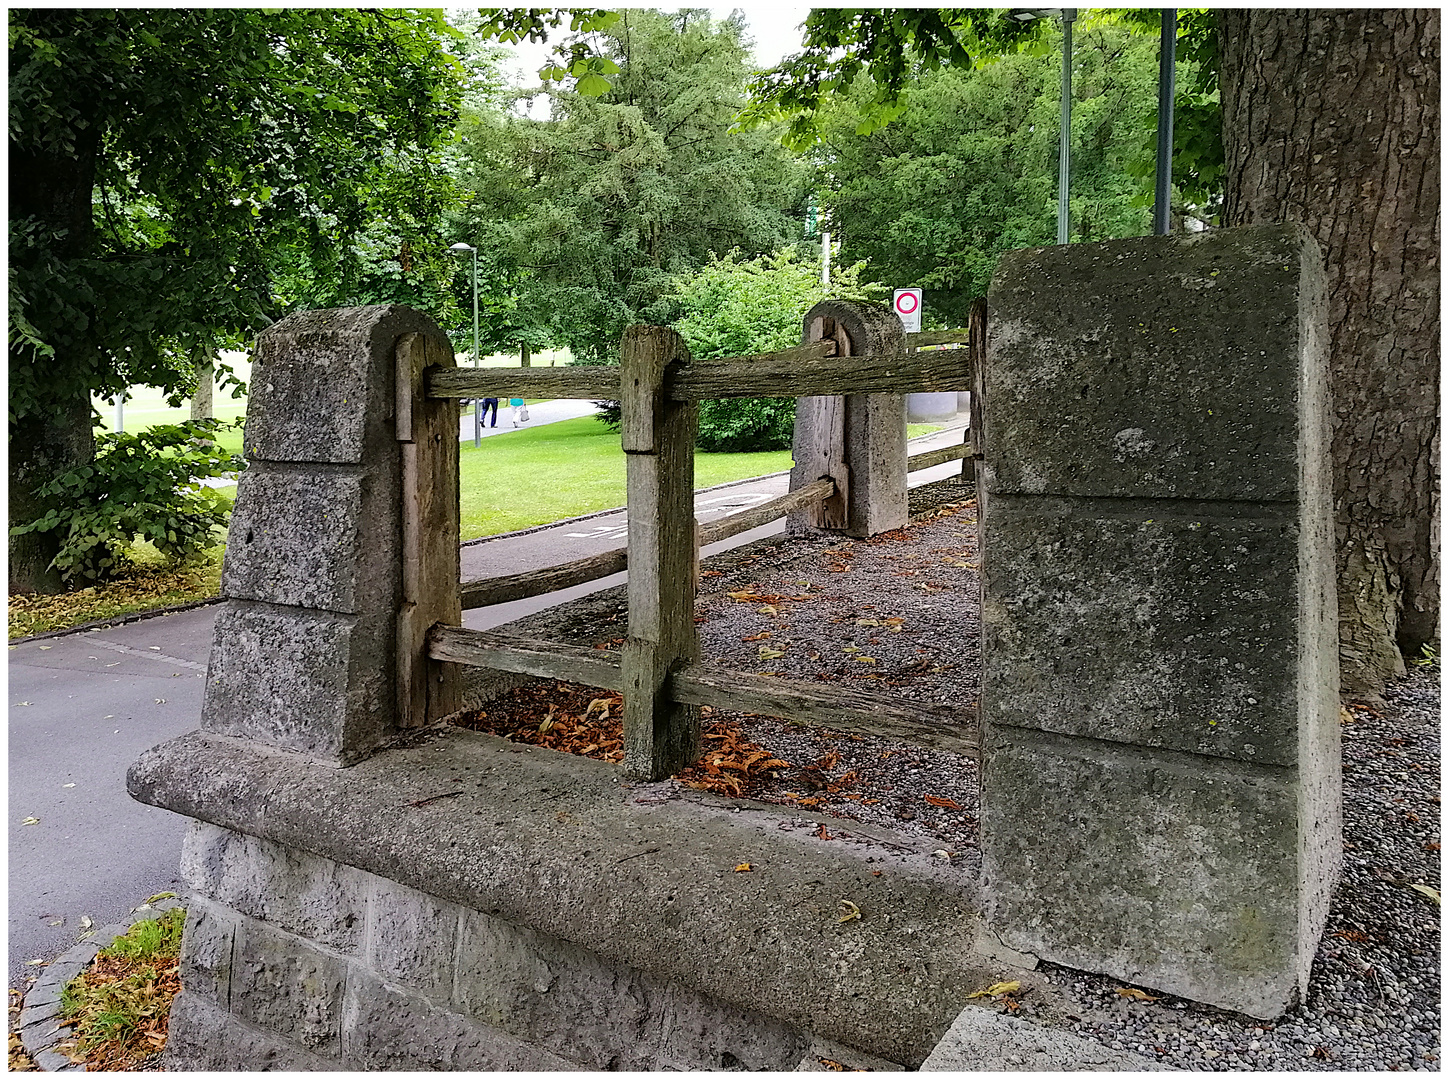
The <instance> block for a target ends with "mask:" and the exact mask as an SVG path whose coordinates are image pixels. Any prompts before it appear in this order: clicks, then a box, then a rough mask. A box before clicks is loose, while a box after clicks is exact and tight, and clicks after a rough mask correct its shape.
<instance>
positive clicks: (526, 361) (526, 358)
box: [518, 345, 533, 367]
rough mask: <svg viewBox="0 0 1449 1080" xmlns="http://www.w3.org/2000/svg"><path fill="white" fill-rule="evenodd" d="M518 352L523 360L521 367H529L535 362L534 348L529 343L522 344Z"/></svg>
mask: <svg viewBox="0 0 1449 1080" xmlns="http://www.w3.org/2000/svg"><path fill="white" fill-rule="evenodd" d="M518 352H519V359H520V360H521V361H522V363H520V364H519V367H529V366H530V365H531V364H532V363H533V350H532V349H530V348H529V347H528V346H527V345H520V346H519V349H518Z"/></svg>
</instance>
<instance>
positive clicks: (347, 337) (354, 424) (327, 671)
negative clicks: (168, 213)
mask: <svg viewBox="0 0 1449 1080" xmlns="http://www.w3.org/2000/svg"><path fill="white" fill-rule="evenodd" d="M408 334H420V335H423V336H424V337H425V338H426V339H427V342H428V346H427V347H428V348H429V349H431V350H432V352H431V353H429V356H430V358H431V359H432V361H433V362H434V363H437V364H440V365H451V364H452V349H451V347H450V346H449V345H448V342H447V339H446V338H445V337H444V336H443V335H442V333H441V332H440V331H439V330H438V328H437V326H436V325H434V323H433V321H432V320H431V319H429V318H428V317H427V316H425V315H421V314H419V313H418V312H415V311H412V310H410V309H408V308H402V307H368V308H344V309H336V310H330V311H308V312H302V313H299V314H297V315H292V316H289V317H288V318H286V319H283V320H282V321H281V322H279V323H277V324H276V325H275V326H272V327H271V328H270V329H268V330H267V331H266V332H265V333H263V334H262V335H261V338H260V339H259V341H258V345H257V354H256V360H255V363H254V365H253V367H252V388H251V401H250V405H249V408H248V411H247V425H246V434H245V436H244V446H243V453H244V456H245V457H246V460H247V468H246V470H245V471H244V472H243V473H242V474H241V477H240V479H239V481H238V483H237V496H236V508H235V511H234V513H233V516H232V521H231V528H230V531H229V534H228V543H227V549H226V560H225V563H224V564H223V568H222V581H221V591H222V595H223V596H224V597H226V599H227V604H226V607H225V609H224V610H223V611H222V612H221V613H220V614H219V615H218V616H217V620H216V629H215V631H214V637H213V644H212V650H211V663H210V668H209V670H208V673H207V690H206V697H205V701H204V704H203V706H202V716H201V722H202V727H203V728H204V729H205V730H207V731H210V732H214V733H217V734H222V735H233V736H240V737H245V738H250V739H257V740H259V741H261V742H264V743H268V744H270V745H272V746H276V747H280V748H283V749H287V750H296V751H300V752H303V753H307V754H311V755H314V756H317V757H319V758H324V759H328V760H331V761H334V762H337V763H347V762H350V761H354V760H356V759H357V758H358V757H360V756H363V755H365V754H367V753H369V752H370V751H371V750H372V749H373V748H374V747H376V746H377V745H378V744H379V743H380V742H381V741H383V740H384V739H386V738H387V737H388V736H389V735H391V734H393V733H394V732H395V731H396V730H397V728H398V727H399V726H402V724H401V722H400V719H399V706H398V693H399V691H398V685H397V676H396V669H397V667H398V663H397V641H398V635H399V626H398V623H399V613H400V612H401V611H402V610H403V608H404V602H405V600H406V599H407V598H406V597H405V596H404V582H403V520H402V518H403V505H404V499H403V453H402V446H403V444H404V442H405V441H406V440H404V439H402V438H401V435H405V434H409V433H408V432H402V433H401V434H400V431H399V424H398V397H397V395H398V392H399V379H398V378H397V358H396V353H397V348H398V343H399V341H400V340H401V339H402V338H403V337H404V336H405V335H408ZM406 390H407V392H408V393H411V392H412V387H411V386H410V385H409V386H408V387H406ZM424 407H425V408H433V407H436V408H439V409H451V408H452V405H451V403H449V402H439V403H436V405H435V406H424ZM454 483H455V484H456V480H455V481H454ZM453 498H454V501H456V494H455V495H454V496H453ZM456 577H457V572H456V569H455V570H454V572H453V578H454V579H455V580H456Z"/></svg>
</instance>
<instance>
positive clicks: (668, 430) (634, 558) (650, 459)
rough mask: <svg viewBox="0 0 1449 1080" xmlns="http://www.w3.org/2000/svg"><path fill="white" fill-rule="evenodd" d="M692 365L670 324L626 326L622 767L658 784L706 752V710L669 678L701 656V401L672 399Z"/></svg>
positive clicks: (623, 373)
mask: <svg viewBox="0 0 1449 1080" xmlns="http://www.w3.org/2000/svg"><path fill="white" fill-rule="evenodd" d="M676 362H680V363H688V362H689V353H688V350H686V349H685V347H684V342H683V340H681V338H680V337H679V335H678V334H676V333H675V332H674V331H672V330H669V329H667V328H665V327H659V326H631V327H629V328H628V329H627V330H625V331H624V341H623V347H622V356H621V365H620V379H619V389H620V404H621V406H622V412H623V418H622V422H621V436H622V442H623V446H624V460H625V467H626V470H627V471H626V482H627V492H628V507H629V510H628V513H629V585H628V598H629V637H628V639H627V640H626V641H625V642H624V648H623V650H622V652H621V656H620V661H621V666H622V670H623V682H624V772H625V773H626V774H627V775H629V776H631V777H634V778H636V779H644V780H658V779H661V778H663V777H666V776H669V775H670V774H671V773H674V772H677V771H678V770H679V769H681V768H683V767H684V766H686V765H690V764H692V763H693V762H694V761H696V760H697V759H698V757H699V741H700V722H699V707H698V706H697V705H684V704H678V703H676V702H674V700H673V699H672V698H671V697H670V694H669V678H670V676H671V675H672V674H673V673H674V672H675V671H678V670H680V669H681V668H683V667H685V666H686V665H688V664H691V663H693V662H695V661H696V660H697V659H698V658H699V635H698V633H697V632H696V630H695V628H694V590H695V559H696V548H695V544H696V537H697V533H696V527H695V520H694V438H695V433H696V431H697V430H698V427H699V406H698V405H697V404H695V403H694V402H679V401H671V400H670V399H669V397H668V396H667V395H666V393H665V391H664V378H665V369H666V368H668V367H669V366H670V364H673V363H676Z"/></svg>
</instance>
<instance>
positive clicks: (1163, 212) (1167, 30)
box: [1152, 8, 1177, 236]
mask: <svg viewBox="0 0 1449 1080" xmlns="http://www.w3.org/2000/svg"><path fill="white" fill-rule="evenodd" d="M1176 69H1177V9H1176V8H1163V9H1162V44H1161V47H1160V48H1159V50H1158V57H1157V192H1156V195H1155V197H1154V198H1153V202H1152V232H1153V235H1154V236H1166V235H1167V234H1168V232H1169V230H1170V229H1171V228H1172V217H1171V209H1172V203H1171V200H1172V104H1173V95H1174V92H1175V90H1176V81H1177V80H1176Z"/></svg>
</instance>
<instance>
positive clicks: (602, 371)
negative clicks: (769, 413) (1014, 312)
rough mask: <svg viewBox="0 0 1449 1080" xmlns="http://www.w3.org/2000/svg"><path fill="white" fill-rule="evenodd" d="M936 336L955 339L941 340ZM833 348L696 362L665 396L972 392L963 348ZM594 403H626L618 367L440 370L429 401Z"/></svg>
mask: <svg viewBox="0 0 1449 1080" xmlns="http://www.w3.org/2000/svg"><path fill="white" fill-rule="evenodd" d="M932 336H934V337H949V338H951V339H952V340H955V339H956V337H957V336H958V335H957V334H955V333H954V332H953V333H952V334H950V335H947V334H937V335H932ZM834 348H835V343H834V342H831V341H822V342H816V343H814V344H812V345H802V346H800V347H798V348H794V349H782V350H781V351H779V352H773V353H762V354H761V355H759V356H732V357H728V358H726V359H723V360H697V361H695V362H693V363H688V364H681V365H678V366H676V367H672V368H670V369H669V370H666V371H665V372H664V373H663V376H662V382H663V388H664V393H665V394H666V395H667V396H668V397H669V398H670V399H671V400H673V401H684V402H692V401H703V400H706V399H710V398H731V397H811V396H817V395H835V394H890V393H900V392H901V389H900V388H901V387H902V386H903V385H906V386H909V387H910V388H911V392H912V393H916V392H918V391H946V390H958V391H959V390H970V389H971V388H972V372H971V368H970V365H969V364H968V363H966V362H964V361H965V357H964V356H963V354H964V353H966V350H964V349H940V350H929V351H925V352H904V353H896V354H892V355H887V356H835V355H834ZM505 395H507V396H511V397H526V398H579V399H582V398H594V399H602V400H609V401H618V400H619V399H620V397H621V391H620V383H619V369H618V368H616V367H567V368H435V369H432V370H431V371H430V372H429V377H428V396H429V397H432V398H478V397H503V396H505Z"/></svg>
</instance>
